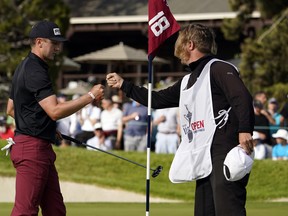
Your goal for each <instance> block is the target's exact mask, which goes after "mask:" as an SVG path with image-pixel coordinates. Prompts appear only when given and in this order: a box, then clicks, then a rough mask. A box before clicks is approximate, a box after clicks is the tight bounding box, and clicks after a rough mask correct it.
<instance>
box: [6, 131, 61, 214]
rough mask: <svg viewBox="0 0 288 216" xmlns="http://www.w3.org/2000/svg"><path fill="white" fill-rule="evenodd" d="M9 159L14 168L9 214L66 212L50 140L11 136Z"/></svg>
mask: <svg viewBox="0 0 288 216" xmlns="http://www.w3.org/2000/svg"><path fill="white" fill-rule="evenodd" d="M14 141H15V145H13V146H12V149H11V156H10V157H11V160H12V162H13V165H14V167H15V168H16V195H15V204H14V207H13V210H12V213H11V216H19V215H25V216H37V215H38V212H39V206H40V207H41V210H42V215H43V216H65V215H66V209H65V205H64V202H63V197H62V194H61V191H60V186H59V179H58V173H57V170H56V168H55V165H54V162H55V160H56V154H55V152H54V151H53V149H52V145H51V144H50V143H49V141H46V140H43V139H39V138H35V137H31V136H27V135H21V134H20V135H17V136H15V137H14Z"/></svg>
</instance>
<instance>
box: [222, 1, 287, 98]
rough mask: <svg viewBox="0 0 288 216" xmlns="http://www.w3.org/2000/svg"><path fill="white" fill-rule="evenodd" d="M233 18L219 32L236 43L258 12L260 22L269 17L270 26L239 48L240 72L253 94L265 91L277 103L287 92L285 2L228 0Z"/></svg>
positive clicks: (248, 38) (246, 40) (226, 21)
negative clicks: (235, 15) (254, 12)
mask: <svg viewBox="0 0 288 216" xmlns="http://www.w3.org/2000/svg"><path fill="white" fill-rule="evenodd" d="M229 3H230V5H231V8H232V10H234V11H238V15H237V17H236V18H235V19H232V20H225V21H224V22H223V26H222V31H223V33H224V35H225V38H226V39H228V40H238V39H239V38H240V36H241V35H242V36H243V32H245V28H246V26H247V24H248V23H249V21H250V20H251V14H252V12H253V11H255V10H258V11H259V12H260V14H261V18H262V19H268V18H271V20H272V21H273V22H272V25H270V26H264V28H263V29H260V30H258V31H257V32H256V34H255V35H254V37H253V36H252V37H248V35H246V39H245V40H244V42H243V44H242V46H241V55H240V56H241V63H240V66H239V67H240V71H241V76H242V78H243V80H244V82H245V83H246V84H247V85H248V87H249V89H250V90H251V91H252V92H255V91H259V90H264V91H267V92H268V93H271V95H273V96H276V97H277V98H278V99H279V100H284V98H285V97H286V94H287V93H288V85H287V84H286V83H287V82H288V76H287V73H288V61H287V59H288V46H287V44H288V1H287V0H274V1H265V0H229Z"/></svg>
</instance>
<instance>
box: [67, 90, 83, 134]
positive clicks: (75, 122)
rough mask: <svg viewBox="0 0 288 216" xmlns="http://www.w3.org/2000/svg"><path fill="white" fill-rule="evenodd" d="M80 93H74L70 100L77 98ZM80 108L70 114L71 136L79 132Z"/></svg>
mask: <svg viewBox="0 0 288 216" xmlns="http://www.w3.org/2000/svg"><path fill="white" fill-rule="evenodd" d="M79 97H80V95H78V94H75V95H73V96H72V100H76V99H77V98H79ZM80 119H81V110H78V111H77V112H75V113H73V114H72V115H71V116H70V128H69V134H70V136H71V137H73V138H75V137H76V135H77V134H79V133H80V132H81V123H80Z"/></svg>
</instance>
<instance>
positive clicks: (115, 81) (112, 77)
mask: <svg viewBox="0 0 288 216" xmlns="http://www.w3.org/2000/svg"><path fill="white" fill-rule="evenodd" d="M106 81H107V84H108V86H110V87H112V88H118V89H120V88H121V86H122V84H123V81H124V80H123V78H122V77H120V76H119V75H118V74H117V73H109V74H107V76H106Z"/></svg>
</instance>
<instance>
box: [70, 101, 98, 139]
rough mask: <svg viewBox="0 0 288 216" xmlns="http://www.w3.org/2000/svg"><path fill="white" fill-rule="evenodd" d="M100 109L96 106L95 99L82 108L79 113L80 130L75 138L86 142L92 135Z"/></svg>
mask: <svg viewBox="0 0 288 216" xmlns="http://www.w3.org/2000/svg"><path fill="white" fill-rule="evenodd" d="M100 113H101V109H100V108H99V107H97V106H96V103H95V101H92V102H91V103H90V104H88V105H87V106H85V107H84V108H82V110H81V115H80V124H81V132H80V133H78V134H77V135H76V136H75V138H76V139H77V140H79V141H81V142H87V140H88V139H90V138H92V137H94V125H95V124H96V123H97V122H99V121H100Z"/></svg>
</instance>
